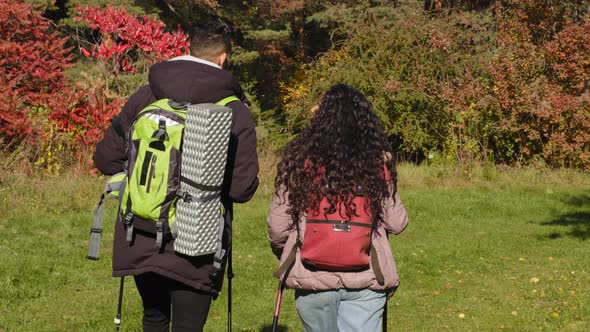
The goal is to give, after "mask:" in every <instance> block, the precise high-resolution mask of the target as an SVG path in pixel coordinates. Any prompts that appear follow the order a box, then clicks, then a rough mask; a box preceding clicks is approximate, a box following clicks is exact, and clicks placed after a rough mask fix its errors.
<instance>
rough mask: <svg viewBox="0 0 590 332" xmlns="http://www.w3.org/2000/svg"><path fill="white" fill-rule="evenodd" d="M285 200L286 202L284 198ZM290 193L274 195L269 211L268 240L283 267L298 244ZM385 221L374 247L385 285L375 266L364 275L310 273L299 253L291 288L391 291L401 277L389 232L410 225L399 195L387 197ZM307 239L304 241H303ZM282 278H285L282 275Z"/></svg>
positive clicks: (289, 280)
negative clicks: (291, 210) (378, 279)
mask: <svg viewBox="0 0 590 332" xmlns="http://www.w3.org/2000/svg"><path fill="white" fill-rule="evenodd" d="M283 197H285V199H284V198H283ZM287 198H288V193H286V195H283V192H279V194H278V195H276V194H275V195H273V200H272V203H271V205H270V212H269V214H268V218H267V225H268V239H269V240H270V244H271V247H272V249H273V252H274V253H275V254H278V253H280V252H282V254H281V257H280V264H282V263H283V262H284V261H285V260H286V259H287V256H288V255H289V253H290V252H291V249H292V248H293V246H294V245H295V242H296V238H297V230H296V229H295V227H291V226H290V225H291V223H292V220H291V215H289V214H288V213H287V210H288V209H289V201H288V199H287ZM383 212H384V213H383V220H384V223H380V225H379V227H378V228H377V231H376V232H373V239H372V244H373V246H374V247H375V250H376V252H377V256H378V259H379V267H380V268H381V272H382V273H383V277H384V284H383V285H380V284H379V283H378V282H377V279H376V277H375V273H374V272H373V267H372V266H371V267H370V268H369V269H368V270H365V271H361V272H329V271H311V270H308V269H306V268H305V267H304V266H303V264H302V263H301V259H300V256H299V250H297V254H296V259H295V264H294V265H293V268H292V269H291V271H290V273H289V275H288V276H287V280H286V285H287V287H289V288H299V289H306V290H330V289H340V288H346V289H366V288H369V289H372V290H392V289H393V288H395V287H396V286H397V285H398V284H399V277H398V275H397V269H396V267H395V261H394V259H393V254H392V252H391V248H390V245H389V240H388V239H387V235H386V233H390V234H399V233H400V232H401V231H403V230H404V228H405V227H406V225H407V224H408V216H407V214H406V209H405V208H404V205H403V204H402V201H401V199H400V198H399V195H398V194H397V193H396V194H395V199H394V198H392V197H388V198H387V199H385V200H384V204H383ZM305 224H306V223H305V218H302V220H300V221H299V227H300V234H305ZM303 240H304V239H301V241H302V242H303ZM281 278H282V276H281Z"/></svg>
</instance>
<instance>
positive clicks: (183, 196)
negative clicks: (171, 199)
mask: <svg viewBox="0 0 590 332" xmlns="http://www.w3.org/2000/svg"><path fill="white" fill-rule="evenodd" d="M178 196H179V197H180V198H181V199H182V200H183V201H185V202H187V203H190V202H192V201H193V195H191V194H189V193H188V192H186V191H183V192H180V193H179V195H178Z"/></svg>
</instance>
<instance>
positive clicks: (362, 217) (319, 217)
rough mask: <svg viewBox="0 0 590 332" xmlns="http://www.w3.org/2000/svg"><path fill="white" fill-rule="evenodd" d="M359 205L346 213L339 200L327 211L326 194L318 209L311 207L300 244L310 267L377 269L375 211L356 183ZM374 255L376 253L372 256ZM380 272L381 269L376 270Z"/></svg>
mask: <svg viewBox="0 0 590 332" xmlns="http://www.w3.org/2000/svg"><path fill="white" fill-rule="evenodd" d="M383 171H384V178H385V179H384V180H385V181H389V179H390V175H389V172H388V170H387V167H386V166H385V165H383ZM352 202H353V204H354V206H355V207H356V211H355V214H354V215H353V216H349V217H348V218H347V217H346V213H344V204H343V203H342V202H338V203H336V209H335V210H336V211H335V212H334V213H331V214H324V211H326V210H327V208H329V207H330V204H329V203H328V199H327V198H326V197H323V198H322V200H321V201H320V206H319V208H318V209H311V208H310V209H308V211H307V219H306V226H305V233H304V235H303V244H302V245H301V261H302V262H303V263H304V264H305V265H307V266H310V267H313V268H316V269H320V270H327V271H359V270H365V269H367V268H369V265H370V264H371V263H373V268H374V269H375V270H378V269H379V267H378V266H376V265H377V259H376V255H377V254H376V252H375V250H374V249H373V247H372V246H371V238H372V236H373V215H372V213H371V209H370V206H371V202H370V200H369V198H367V197H365V196H364V195H363V193H362V189H361V188H360V187H359V186H357V190H356V196H355V197H354V198H353V201H352ZM371 256H373V257H371ZM375 272H376V273H379V274H380V271H375Z"/></svg>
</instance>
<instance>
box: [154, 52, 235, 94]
mask: <svg viewBox="0 0 590 332" xmlns="http://www.w3.org/2000/svg"><path fill="white" fill-rule="evenodd" d="M148 80H149V84H150V87H151V89H152V92H153V94H154V96H155V97H156V98H157V99H162V98H170V99H174V100H176V101H179V102H189V103H191V104H199V103H215V102H217V101H219V100H221V99H223V98H225V97H228V96H232V95H234V96H236V97H238V98H240V99H241V100H245V95H244V92H243V90H242V88H241V87H240V84H239V82H238V80H237V78H236V77H235V76H233V75H232V74H231V73H230V72H228V71H225V70H223V69H219V68H215V67H213V66H209V65H206V64H203V63H199V62H195V61H190V60H174V61H166V62H160V63H157V64H155V65H153V66H152V67H151V68H150V72H149V76H148Z"/></svg>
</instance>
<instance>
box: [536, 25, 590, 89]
mask: <svg viewBox="0 0 590 332" xmlns="http://www.w3.org/2000/svg"><path fill="white" fill-rule="evenodd" d="M545 48H546V50H547V55H548V56H547V60H548V63H549V68H550V73H551V78H553V79H554V80H555V81H556V82H558V83H559V84H560V85H561V86H563V87H564V88H565V89H567V90H568V91H569V92H571V93H573V94H581V93H583V92H584V91H587V90H588V89H590V17H589V18H587V19H586V22H584V23H583V24H581V25H578V24H572V25H571V26H569V27H567V28H566V29H564V30H563V31H561V32H560V33H558V34H557V35H556V36H555V38H554V39H553V40H552V41H551V42H550V43H548V44H547V45H546V46H545Z"/></svg>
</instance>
